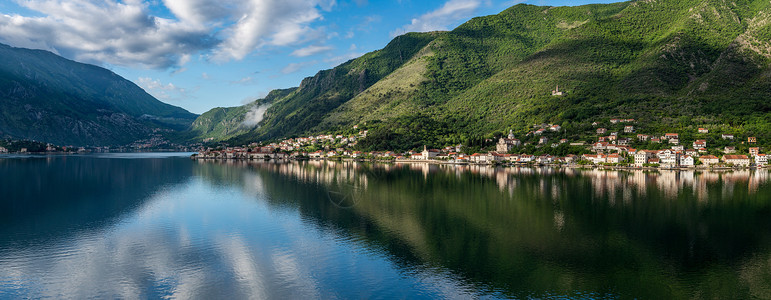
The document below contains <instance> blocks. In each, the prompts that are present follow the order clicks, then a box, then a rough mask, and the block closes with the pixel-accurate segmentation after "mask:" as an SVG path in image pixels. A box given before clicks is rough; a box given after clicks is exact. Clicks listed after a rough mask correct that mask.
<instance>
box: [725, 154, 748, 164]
mask: <svg viewBox="0 0 771 300" xmlns="http://www.w3.org/2000/svg"><path fill="white" fill-rule="evenodd" d="M723 162H725V163H727V164H731V165H734V166H744V167H749V166H750V158H749V157H747V155H723Z"/></svg>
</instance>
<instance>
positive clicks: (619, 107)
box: [193, 0, 771, 148]
mask: <svg viewBox="0 0 771 300" xmlns="http://www.w3.org/2000/svg"><path fill="white" fill-rule="evenodd" d="M769 21H771V2H769V1H767V0H762V1H751V0H747V1H723V0H688V1H671V0H658V1H630V2H622V3H614V4H601V5H586V6H578V7H541V6H534V5H526V4H519V5H516V6H513V7H511V8H509V9H507V10H505V11H503V12H501V13H499V14H497V15H492V16H485V17H478V18H474V19H472V20H470V21H468V22H466V23H465V24H463V25H461V26H459V27H458V28H456V29H454V30H452V31H449V32H431V33H409V34H405V35H402V36H399V37H397V38H395V39H394V40H393V41H391V42H390V43H389V44H388V45H387V46H386V47H385V48H383V49H382V50H379V51H375V52H371V53H368V54H365V55H364V56H362V57H359V58H357V59H354V60H351V61H348V62H346V63H344V64H342V65H340V66H338V67H336V68H333V69H331V70H324V71H320V72H319V73H318V74H316V75H315V76H313V77H309V78H306V79H305V80H303V81H302V83H301V84H300V85H299V87H297V88H293V89H290V90H284V91H282V92H281V93H276V94H274V95H277V96H278V97H273V98H271V99H270V101H269V102H270V107H269V108H268V109H267V110H266V112H265V114H264V118H262V120H261V121H260V122H259V123H258V124H257V125H256V126H253V127H252V128H249V129H243V128H242V129H240V130H239V131H238V132H237V133H236V134H233V133H230V134H213V133H212V131H211V130H209V131H206V130H203V129H202V128H203V127H202V126H194V127H193V130H194V131H195V132H199V133H200V135H199V136H198V138H200V137H208V138H214V139H215V140H224V141H227V142H229V143H232V144H241V143H246V142H251V141H265V140H271V139H277V138H284V137H294V136H300V135H307V134H317V133H324V132H341V131H346V130H350V129H351V128H352V126H354V125H360V126H361V127H364V128H368V129H369V130H370V135H369V137H368V140H369V141H366V140H365V141H363V142H364V143H365V144H367V143H368V144H370V145H389V143H390V144H393V143H397V145H396V146H398V148H409V147H411V146H414V145H421V144H429V145H434V146H441V145H451V144H457V143H466V144H468V143H473V142H474V141H476V140H480V139H483V138H492V137H494V136H499V135H501V134H502V133H504V132H508V131H509V130H514V132H515V134H517V135H524V134H525V133H526V132H528V131H530V130H532V126H533V125H534V124H541V123H556V124H562V127H563V128H564V129H565V132H566V133H567V134H568V135H570V134H573V135H574V136H569V137H570V138H573V139H582V138H585V137H583V136H581V133H582V132H585V131H583V129H582V128H583V127H586V126H588V125H587V124H590V123H592V122H593V121H595V120H602V119H605V120H607V119H608V118H612V117H622V118H634V119H636V120H638V124H644V125H640V127H642V128H649V129H651V130H656V131H662V132H663V131H693V130H695V129H696V128H697V127H700V126H708V125H709V126H715V127H720V128H725V131H727V132H732V133H737V134H751V135H754V136H757V137H758V139H759V140H762V141H768V140H769V139H771V136H769V132H771V114H769V112H770V111H771V101H769V100H770V99H771V68H769V63H771V22H769ZM556 86H559V89H560V90H561V91H563V92H564V94H563V95H562V96H553V95H552V90H554V89H555V87H556ZM261 101H263V100H261ZM263 102H265V101H263ZM250 105H253V104H250ZM232 111H234V112H235V111H238V112H239V113H245V112H247V111H249V109H240V110H232ZM207 114H208V113H207ZM207 114H204V115H203V116H207ZM209 115H211V114H209ZM222 115H223V116H224V115H226V114H222ZM203 116H202V117H203ZM230 118H231V119H232V118H233V116H231V117H230ZM223 120H224V119H222V118H220V119H218V118H210V119H208V120H207V123H206V124H207V125H206V126H209V127H216V126H219V125H217V124H214V123H217V122H218V121H223ZM200 123H201V122H198V121H196V124H199V125H200ZM389 146H394V145H389Z"/></svg>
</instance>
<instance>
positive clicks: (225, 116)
mask: <svg viewBox="0 0 771 300" xmlns="http://www.w3.org/2000/svg"><path fill="white" fill-rule="evenodd" d="M295 89H296V88H291V89H283V90H273V91H271V92H270V93H268V95H267V96H265V98H262V99H259V100H256V101H254V102H252V103H249V104H246V105H243V106H237V107H216V108H213V109H211V110H209V111H207V112H205V113H203V114H202V115H200V116H199V117H198V118H197V119H196V120H195V121H194V122H193V125H192V128H191V130H192V131H193V133H194V134H195V136H196V138H203V139H208V138H214V139H222V138H228V137H234V136H238V135H241V134H244V133H247V132H249V131H250V130H251V129H253V128H254V127H255V126H256V125H257V123H259V120H250V119H255V118H259V119H261V117H262V115H263V113H264V111H265V110H266V109H267V108H268V107H269V106H270V105H271V104H272V103H273V101H275V100H276V99H281V98H283V97H286V96H287V95H288V94H289V93H291V92H293V91H294V90H295Z"/></svg>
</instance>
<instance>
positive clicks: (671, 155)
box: [659, 149, 680, 167]
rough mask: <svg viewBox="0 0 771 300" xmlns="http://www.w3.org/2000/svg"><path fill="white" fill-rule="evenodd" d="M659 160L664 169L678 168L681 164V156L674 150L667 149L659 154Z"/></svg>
mask: <svg viewBox="0 0 771 300" xmlns="http://www.w3.org/2000/svg"><path fill="white" fill-rule="evenodd" d="M659 159H660V160H661V166H663V167H677V166H678V164H679V163H680V154H679V153H677V152H676V151H674V150H671V149H667V150H664V151H661V152H659Z"/></svg>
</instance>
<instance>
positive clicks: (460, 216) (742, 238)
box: [0, 157, 771, 299]
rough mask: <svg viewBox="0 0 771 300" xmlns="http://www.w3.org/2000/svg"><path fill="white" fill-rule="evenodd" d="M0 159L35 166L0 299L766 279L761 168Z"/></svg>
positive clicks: (318, 294)
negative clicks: (699, 169) (621, 168)
mask: <svg viewBox="0 0 771 300" xmlns="http://www.w3.org/2000/svg"><path fill="white" fill-rule="evenodd" d="M0 174H1V175H3V176H10V175H12V174H23V176H27V177H30V178H31V179H30V180H31V181H32V182H34V185H33V184H28V182H27V181H25V180H23V179H19V178H16V179H9V181H6V182H5V183H3V184H0V195H2V196H4V197H3V198H2V199H0V208H3V211H2V212H0V213H2V217H3V219H2V220H0V224H2V225H3V226H2V229H0V233H2V235H0V298H26V297H32V298H37V297H54V298H62V297H63V298H92V297H102V298H134V297H142V298H148V297H149V298H157V297H179V298H191V297H193V298H282V299H285V298H437V297H438V298H453V297H459V298H469V297H477V296H487V297H493V298H511V297H516V298H527V297H553V296H554V297H558V296H568V297H590V298H603V297H611V298H615V297H622V298H629V297H636V298H667V299H668V298H735V299H736V298H753V297H755V298H769V297H771V251H770V249H771V247H769V246H770V245H771V239H770V238H771V226H770V225H771V185H769V182H768V171H767V170H761V171H729V172H688V171H659V172H643V171H602V170H578V169H555V168H500V167H490V166H444V165H429V164H369V163H356V162H334V161H308V162H284V163H271V162H246V161H227V162H207V161H191V160H189V159H187V158H153V157H149V158H144V159H143V158H141V157H140V158H132V159H123V158H120V157H107V158H95V157H80V158H76V157H72V158H53V159H50V160H24V161H21V160H3V159H0ZM57 182H61V184H59V183H57Z"/></svg>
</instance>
